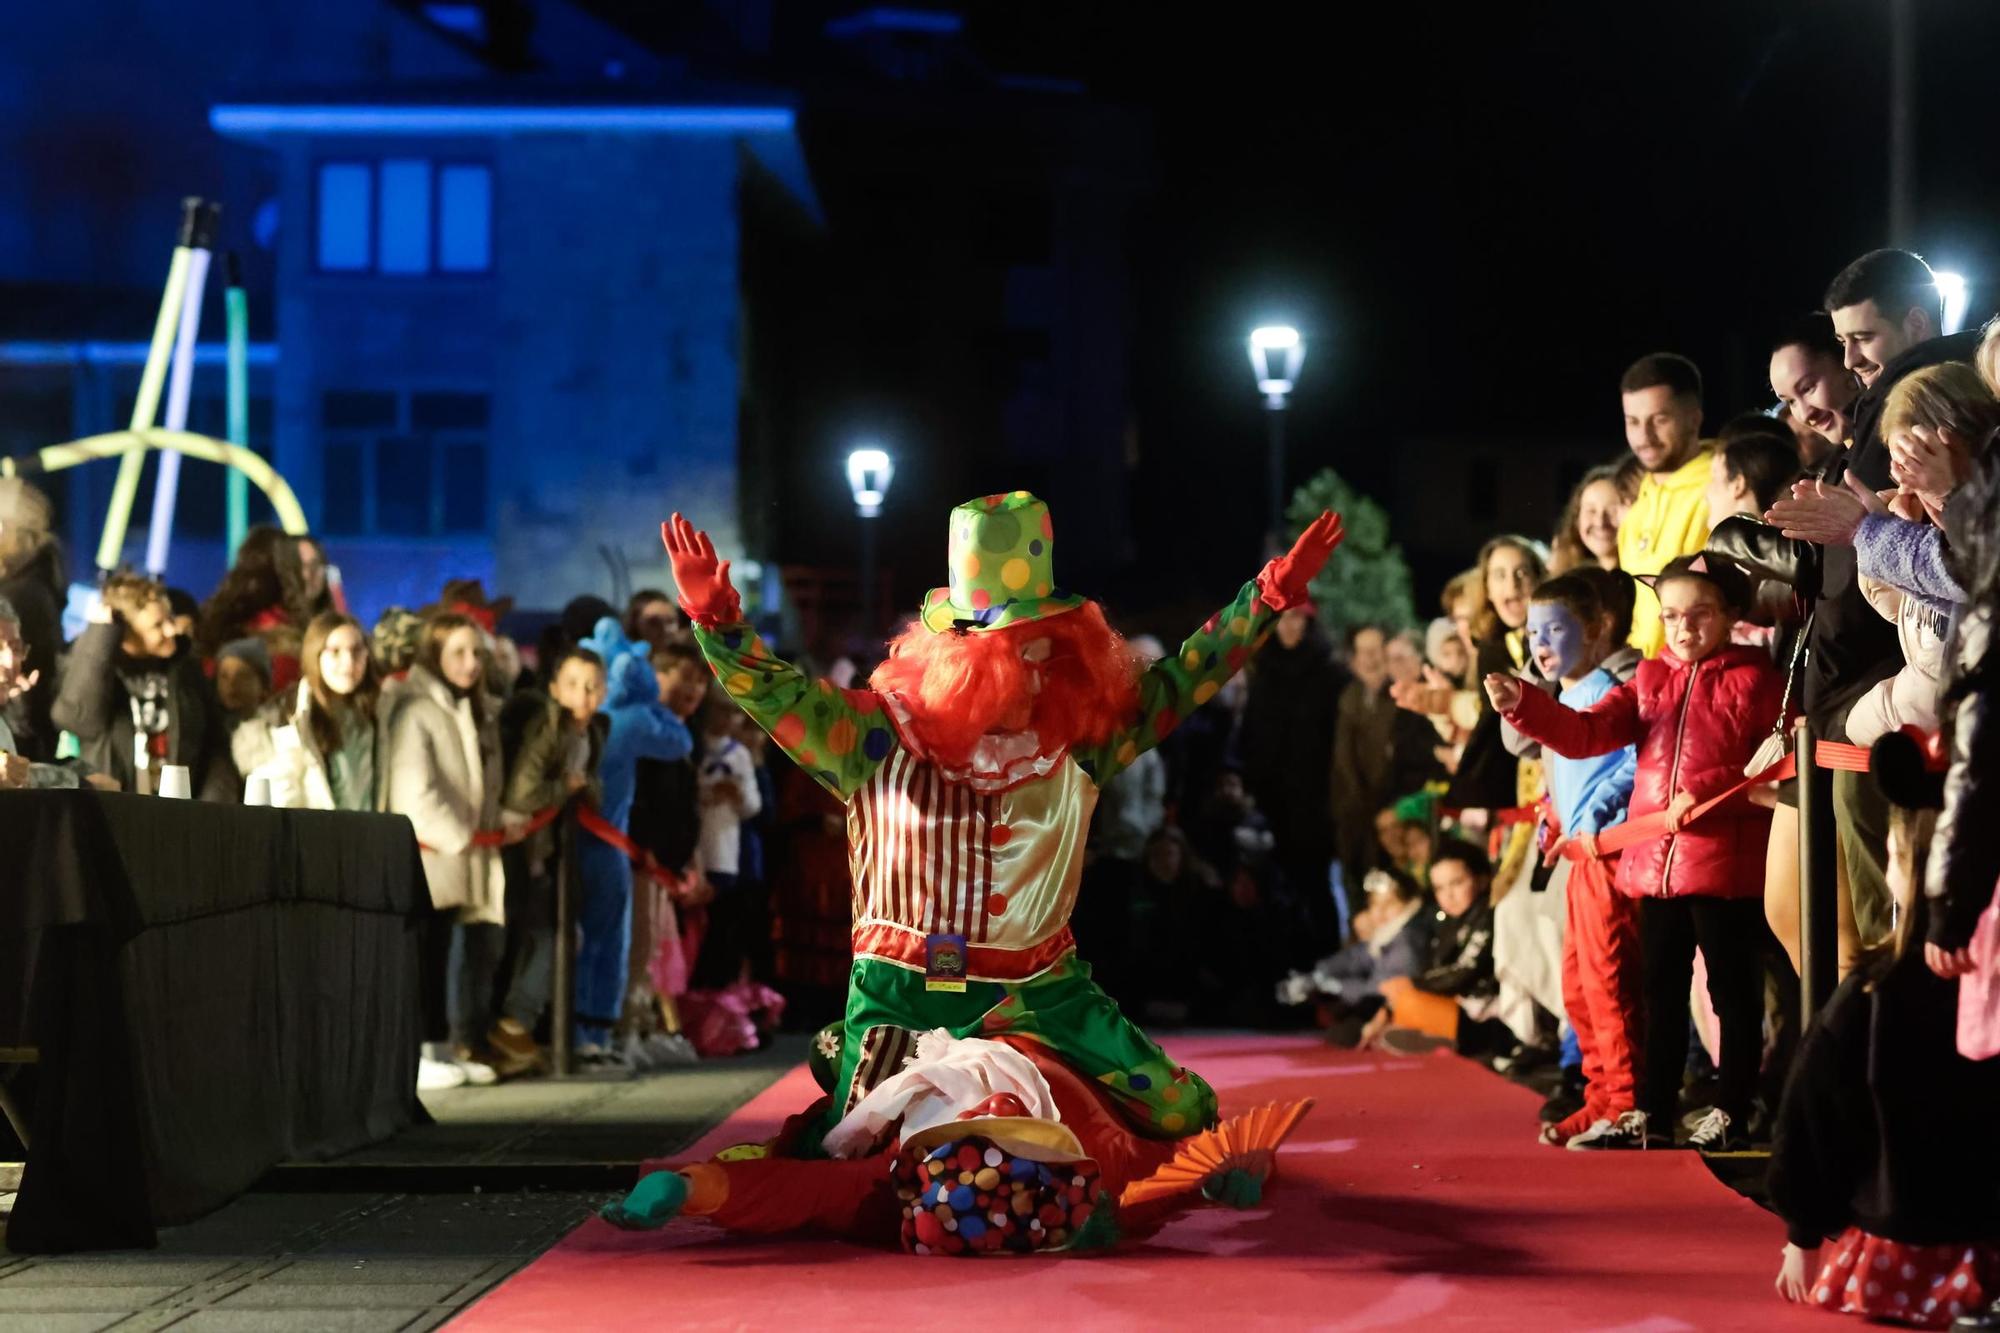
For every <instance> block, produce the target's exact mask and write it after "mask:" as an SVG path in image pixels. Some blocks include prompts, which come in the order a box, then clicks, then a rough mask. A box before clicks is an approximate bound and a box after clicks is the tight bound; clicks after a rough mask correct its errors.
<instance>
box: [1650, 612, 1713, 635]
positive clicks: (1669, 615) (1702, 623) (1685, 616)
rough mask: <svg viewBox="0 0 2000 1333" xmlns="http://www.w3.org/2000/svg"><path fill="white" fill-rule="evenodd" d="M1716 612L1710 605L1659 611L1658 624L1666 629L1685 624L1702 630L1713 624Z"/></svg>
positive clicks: (1692, 628) (1676, 627) (1690, 627)
mask: <svg viewBox="0 0 2000 1333" xmlns="http://www.w3.org/2000/svg"><path fill="white" fill-rule="evenodd" d="M1718 614H1719V613H1718V612H1717V611H1716V609H1715V608H1714V607H1712V606H1691V607H1689V608H1688V609H1687V610H1685V611H1662V612H1660V624H1662V625H1663V626H1665V627H1666V628H1668V629H1678V628H1680V627H1681V626H1682V625H1686V626H1687V627H1688V628H1689V629H1691V630H1697V631H1699V630H1704V629H1707V628H1708V627H1709V626H1710V625H1712V624H1714V623H1715V621H1716V618H1717V616H1718Z"/></svg>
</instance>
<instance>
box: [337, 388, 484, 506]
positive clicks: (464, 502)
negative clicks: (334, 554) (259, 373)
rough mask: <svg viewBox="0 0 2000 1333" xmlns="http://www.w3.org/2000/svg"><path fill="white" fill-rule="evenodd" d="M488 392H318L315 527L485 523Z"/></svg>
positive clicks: (339, 390) (341, 390)
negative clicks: (317, 517)
mask: <svg viewBox="0 0 2000 1333" xmlns="http://www.w3.org/2000/svg"><path fill="white" fill-rule="evenodd" d="M491 417H492V399H491V398H490V397H488V396H487V395H486V394H483V393H473V392H466V391H463V390H419V391H413V392H410V393H384V392H379V391H371V390H352V389H333V390H328V391H327V392H325V393H324V394H322V395H321V396H320V480H321V484H322V486H323V492H322V495H321V504H320V525H321V527H323V528H324V529H325V530H326V531H327V532H329V533H337V534H341V535H352V536H366V535H375V536H384V537H443V536H454V535H460V534H465V533H483V532H485V531H486V530H487V523H488V518H487V510H488V504H487V461H486V449H487V442H486V430H487V423H488V422H489V421H490V419H491Z"/></svg>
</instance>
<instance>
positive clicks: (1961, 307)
mask: <svg viewBox="0 0 2000 1333" xmlns="http://www.w3.org/2000/svg"><path fill="white" fill-rule="evenodd" d="M1931 277H1932V278H1933V279H1934V280H1935V281H1936V282H1937V289H1938V296H1939V298H1940V299H1941V300H1942V302H1943V304H1944V327H1943V328H1941V329H1939V330H1938V332H1939V333H1957V332H1958V331H1959V330H1960V329H1962V328H1964V327H1965V275H1964V274H1963V273H1946V272H1944V271H1942V270H1940V271H1938V272H1936V273H1933V274H1932V275H1931Z"/></svg>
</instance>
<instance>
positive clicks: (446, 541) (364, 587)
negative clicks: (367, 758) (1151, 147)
mask: <svg viewBox="0 0 2000 1333" xmlns="http://www.w3.org/2000/svg"><path fill="white" fill-rule="evenodd" d="M10 22H11V23H12V27H11V29H10V41H9V42H8V43H7V44H6V45H5V46H4V47H0V104H5V99H7V98H8V97H10V96H11V97H12V98H13V99H14V100H15V102H17V103H18V106H17V107H16V110H21V109H22V108H27V107H32V108H33V109H34V112H33V114H32V115H28V114H25V113H24V114H16V115H10V116H0V179H7V180H9V181H10V183H18V184H19V186H20V188H19V189H17V190H10V191H8V192H0V452H6V453H17V452H20V451H22V450H24V449H27V448H32V447H35V446H38V445H44V444H48V443H53V442H55V441H58V440H62V439H67V438H74V437H77V436H82V435H86V434H91V433H96V432H99V431H105V430H114V429H118V428H120V427H122V426H123V425H124V424H125V421H126V417H127V416H128V415H129V412H130V401H131V397H132V394H133V392H134V389H135V387H136V383H137V379H138V372H139V363H140V360H141V359H142V357H143V351H144V339H145V337H146V335H147V333H148V332H149V330H150V328H151V323H152V318H153V313H154V309H155V307H156V305H157V302H158V295H159V288H160V283H161V281H162V279H163V278H164V276H165V271H166V265H167V258H168V252H169V248H170V246H171V242H172V237H173V228H174V223H175V220H176V219H177V217H178V201H179V199H180V197H181V196H183V195H186V194H196V193H198V194H202V195H205V196H207V197H209V198H214V199H219V200H221V201H222V202H223V204H224V206H225V215H224V220H223V244H224V245H225V246H226V247H228V248H230V249H233V250H236V251H238V252H240V253H241V254H242V256H243V259H244V268H245V273H246V285H247V287H248V289H249V292H250V297H251V307H252V309H251V335H252V339H253V358H252V361H253V368H252V385H251V388H252V404H251V443H252V445H253V447H255V448H257V449H259V450H260V451H262V452H264V453H265V454H266V455H267V456H268V457H270V458H271V459H272V460H273V462H274V463H275V464H276V465H277V467H278V469H279V470H280V471H281V472H282V473H283V474H284V475H285V476H286V478H287V479H288V480H289V481H290V482H291V483H292V485H293V487H294V488H295V490H296V491H297V492H298V495H299V497H300V499H301V501H302V502H303V504H304V506H305V508H306V511H307V513H308V515H309V517H310V519H311V521H312V523H313V526H314V528H315V530H316V531H318V532H319V533H321V534H322V535H323V536H324V537H325V539H326V541H327V544H328V546H329V548H330V550H331V551H332V553H333V556H334V558H335V560H336V562H337V563H338V564H339V565H340V566H341V568H342V570H343V573H344V575H345V578H346V582H347V585H348V589H349V593H350V597H351V600H352V601H353V602H354V603H355V605H356V609H357V610H358V611H360V612H361V613H362V614H364V615H368V614H371V613H372V612H374V611H375V610H377V609H379V608H380V607H381V606H383V605H386V604H388V603H390V602H402V603H406V604H420V603H423V602H427V601H429V600H431V599H432V597H433V596H434V595H435V592H436V589H437V588H438V587H439V586H440V584H441V583H442V582H443V581H444V579H446V578H448V577H461V576H477V577H481V578H484V579H486V580H488V586H489V587H490V588H492V589H494V590H495V591H504V592H506V593H508V594H511V595H513V596H515V597H516V598H517V599H518V601H519V604H520V605H522V606H523V607H528V608H536V609H543V610H547V609H553V608H554V607H556V606H559V605H560V604H561V603H562V602H563V601H564V600H566V599H567V598H568V597H570V596H572V595H574V594H576V593H578V592H584V591H589V592H597V593H600V594H604V595H607V596H609V595H613V594H615V593H618V592H620V591H622V590H624V589H626V588H631V587H638V586H643V585H645V584H648V583H660V582H663V581H664V580H665V578H666V577H667V571H666V568H665V564H664V560H663V557H662V553H661V551H660V548H659V545H658V542H657V539H656V536H655V533H656V530H657V524H658V522H659V520H660V518H661V517H662V516H663V514H664V513H665V512H667V511H668V510H669V509H671V508H681V509H684V510H686V511H687V512H689V513H691V514H695V515H698V516H699V517H700V518H701V520H702V521H703V523H704V524H705V525H707V526H708V527H710V528H711V529H712V530H713V531H714V532H715V535H716V537H717V540H718V543H719V544H720V545H721V546H722V547H723V548H724V549H725V551H726V552H728V553H729V554H732V555H734V556H736V557H737V558H738V560H739V564H738V568H739V570H740V571H746V572H747V570H748V569H749V568H751V567H753V566H754V564H761V565H762V566H763V568H764V571H765V576H766V581H765V584H764V586H765V587H766V588H767V589H770V590H775V589H776V588H777V586H778V584H779V572H780V570H783V571H784V573H785V576H786V577H787V578H792V579H794V581H795V583H796V586H798V587H810V588H812V589H815V590H816V591H815V592H814V593H813V594H811V597H812V598H816V599H817V600H816V601H814V603H813V604H814V605H815V607H816V608H817V609H818V611H819V613H821V614H820V618H819V619H818V620H816V621H815V622H814V623H815V625H817V626H819V627H821V628H822V629H824V630H825V631H826V632H827V633H828V634H832V633H836V632H837V631H838V629H839V625H840V623H841V621H842V618H843V617H845V616H849V615H851V611H852V598H853V584H852V581H851V575H850V574H849V571H850V570H851V569H852V564H853V552H854V546H855V541H854V538H855V531H854V526H853V525H854V516H853V510H852V506H851V505H850V504H848V503H847V500H846V493H845V487H844V483H843V482H842V480H841V473H840V460H841V459H842V458H843V457H844V455H845V452H846V450H847V449H848V448H849V447H851V446H852V445H853V444H855V443H857V442H859V441H860V440H862V439H868V440H871V441H879V442H881V443H884V444H886V445H888V446H889V447H890V448H892V449H894V450H895V451H896V453H897V457H898V480H897V483H896V488H895V491H894V493H893V494H892V495H891V497H890V500H889V505H888V508H887V511H886V513H885V517H884V534H883V535H884V546H883V561H882V563H883V566H884V569H885V572H888V573H890V574H891V576H892V578H893V580H894V593H893V597H892V599H891V601H890V602H889V603H888V604H889V605H896V606H900V605H905V604H914V602H915V601H916V598H917V596H918V595H919V594H920V592H921V589H922V588H923V587H924V586H928V585H929V584H930V583H932V582H935V576H936V572H937V571H936V569H935V567H934V566H935V564H936V562H937V560H938V559H939V558H940V554H939V552H938V550H937V549H936V548H937V546H938V543H937V540H936V537H937V534H936V531H935V526H936V522H937V521H938V520H937V516H938V515H941V514H942V513H943V512H944V511H945V508H946V507H948V506H949V505H950V504H951V503H953V502H955V501H957V500H959V499H962V498H963V497H964V496H965V495H968V494H975V493H979V492H981V491H986V490H992V489H996V488H1000V487H1014V486H1021V485H1026V486H1031V487H1034V488H1036V489H1037V490H1040V491H1042V492H1044V493H1045V494H1047V495H1048V497H1049V498H1050V500H1051V502H1052V503H1054V504H1056V505H1057V506H1058V508H1059V510H1060V511H1061V512H1063V513H1065V514H1077V515H1079V516H1081V515H1082V514H1083V513H1085V512H1086V511H1087V512H1088V513H1089V515H1090V521H1089V522H1088V523H1085V522H1081V521H1076V522H1072V523H1071V524H1069V525H1068V527H1067V529H1066V533H1065V569H1066V572H1068V574H1069V576H1070V577H1074V578H1076V579H1077V580H1078V581H1079V582H1080V583H1092V584H1093V585H1095V584H1098V583H1100V582H1101V580H1103V579H1105V578H1107V577H1110V576H1113V575H1115V574H1116V573H1117V571H1119V570H1121V569H1125V568H1129V567H1130V565H1131V550H1130V544H1129V542H1130V538H1129V532H1130V525H1129V522H1128V520H1127V514H1126V511H1127V504H1128V500H1127V494H1128V490H1129V473H1130V470H1131V467H1132V465H1133V458H1134V457H1135V454H1134V451H1133V446H1132V444H1131V441H1132V427H1131V416H1130V410H1129V403H1128V402H1127V395H1128V383H1129V381H1128V378H1127V370H1126V364H1125V362H1126V354H1127V347H1128V343H1129V332H1130V331H1129V327H1128V310H1127V307H1128V304H1129V288H1128V282H1127V276H1126V271H1127V270H1126V263H1127V261H1126V257H1125V241H1126V236H1127V220H1128V217H1129V212H1130V208H1131V204H1132V202H1133V200H1134V199H1135V198H1136V197H1137V196H1138V195H1139V193H1141V191H1142V190H1143V188H1144V187H1145V184H1146V180H1147V171H1148V167H1147V165H1146V164H1147V153H1146V143H1145V138H1144V132H1143V129H1142V128H1135V123H1134V119H1133V118H1132V117H1130V116H1127V115H1125V114H1124V113H1122V112H1119V111H1118V110H1116V109H1115V108H1109V107H1105V106H1103V105H1101V104H1098V103H1095V102H1093V101H1092V100H1091V99H1089V98H1088V96H1087V95H1085V93H1084V91H1083V89H1082V88H1081V87H1079V86H1076V85H1072V84H1066V83H1063V82H1061V81H1053V80H1047V79H1041V78H1035V77H1027V76H1017V75H1013V74H1009V73H1006V72H1004V71H995V70H990V69H988V68H986V67H985V65H984V64H983V63H982V61H981V59H980V57H979V55H978V53H977V52H976V51H975V50H974V49H973V46H972V44H971V41H970V38H969V37H968V35H967V31H966V25H965V24H964V23H963V22H962V21H961V20H960V18H959V17H958V16H957V15H956V14H955V13H953V12H952V11H950V10H949V9H942V8H939V9H925V10H918V9H902V8H884V7H875V8H870V7H866V6H859V7H857V6H855V5H851V4H835V3H828V2H826V0H807V2H805V3H798V4H777V3H774V2H773V0H727V2H726V3H725V2H724V0H707V2H698V3H690V4H687V5H666V6H662V5H654V4H649V3H643V2H642V0H460V2H453V3H440V2H437V0H354V2H352V3H345V4H338V5H306V6H276V5H270V4H268V3H265V2H264V0H202V2H201V3H199V4H194V5H187V6H171V7H170V6H157V5H151V4H145V3H137V2H136V0H78V2H77V3H76V4H73V5H70V6H65V7H56V6H35V7H33V8H31V9H30V10H28V11H27V12H26V13H25V14H24V15H22V16H17V17H16V18H14V19H11V20H10ZM802 139H803V140H804V142H803V143H802ZM809 150H810V151H809ZM809 159H810V161H811V162H812V163H813V167H812V169H811V170H809V169H808V165H807V163H808V160H809ZM220 324H221V319H220V303H219V301H215V302H211V304H210V306H209V314H208V316H207V322H206V323H205V324H204V334H203V340H204V343H205V344H213V343H215V342H217V341H219V339H220V336H221V329H220ZM199 365H200V368H199V369H198V371H197V375H196V388H195V396H194V404H193V411H192V414H191V420H190V426H191V428H193V429H197V430H201V431H204V432H206V433H211V434H220V433H221V432H222V413H221V393H222V376H221V373H220V369H219V359H215V358H209V357H205V358H204V359H203V360H202V361H201V362H200V363H199ZM113 471H114V470H113V469H112V468H110V467H109V466H108V465H93V466H90V467H86V468H81V469H77V470H74V471H71V472H66V473H59V474H52V475H51V476H50V477H49V479H48V480H49V484H50V488H51V489H52V490H53V491H55V492H56V493H57V495H58V498H59V499H60V501H61V503H62V504H63V506H64V511H65V513H66V514H67V516H68V522H69V537H70V544H71V548H72V551H73V553H74V558H73V562H72V563H73V565H80V564H81V563H83V562H84V561H85V560H87V558H88V553H89V552H90V551H91V550H92V549H93V548H94V546H95V543H96V539H97V535H98V532H99V530H100V527H101V525H102V522H103V519H104V514H105V509H106V507H107V504H108V501H109V494H110V488H111V481H112V475H113ZM217 472H218V470H217V469H215V468H213V467H209V466H207V465H201V464H191V465H189V467H188V468H186V469H185V470H184V473H183V481H182V497H183V498H182V503H181V506H180V509H179V517H178V519H177V524H176V529H175V541H174V547H173V561H172V565H171V566H170V569H169V574H170V577H171V579H172V580H173V581H174V582H177V583H180V584H182V585H184V586H186V587H188V588H190V589H192V590H194V591H196V592H197V593H200V592H204V591H206V590H207V589H208V588H209V587H211V586H213V584H214V582H215V580H216V579H217V577H219V575H220V572H221V569H222V566H223V562H224V559H225V552H224V551H223V550H222V541H221V538H222V510H223V506H222V484H221V479H220V477H219V476H218V475H217ZM150 494H151V488H150V481H148V482H147V483H144V484H143V489H142V498H141V504H140V506H139V509H138V511H137V512H136V513H135V515H134V528H133V533H132V544H131V548H130V549H132V550H133V551H137V550H138V549H139V547H140V546H141V544H142V543H143V540H144V535H145V534H144V522H145V518H146V512H147V508H148V505H147V501H148V499H149V498H150ZM843 578H847V579H848V582H847V583H846V584H845V585H844V591H843V585H842V583H841V580H842V579H843ZM843 598H846V599H847V600H846V603H845V605H843V600H842V599H843Z"/></svg>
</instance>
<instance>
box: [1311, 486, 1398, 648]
mask: <svg viewBox="0 0 2000 1333" xmlns="http://www.w3.org/2000/svg"><path fill="white" fill-rule="evenodd" d="M1328 509H1331V510H1333V511H1334V512H1335V513H1336V514H1339V515H1340V518H1341V526H1342V527H1343V528H1344V529H1345V530H1346V533H1347V536H1346V538H1345V539H1344V540H1343V541H1342V542H1341V543H1340V549H1338V550H1337V551H1335V552H1334V553H1333V558H1332V559H1331V560H1329V561H1327V562H1326V568H1324V569H1322V570H1321V571H1320V573H1319V577H1318V578H1315V579H1314V580H1313V581H1312V597H1313V602H1314V604H1315V605H1316V606H1318V608H1319V619H1320V624H1322V625H1324V626H1325V627H1326V631H1327V633H1328V634H1330V635H1332V636H1333V637H1334V638H1335V639H1336V640H1338V639H1339V637H1340V636H1341V635H1342V634H1343V633H1345V631H1346V630H1347V629H1348V628H1349V627H1350V626H1354V625H1382V626H1385V627H1387V628H1388V629H1389V631H1390V632H1391V633H1393V632H1395V631H1397V630H1402V629H1408V628H1411V627H1412V626H1414V625H1415V624H1416V623H1417V611H1416V603H1415V602H1414V601H1413V600H1412V596H1411V580H1410V566H1409V564H1408V563H1407V562H1406V561H1405V560H1404V559H1403V548H1402V547H1401V546H1398V545H1397V544H1396V543H1394V542H1392V541H1390V540H1389V516H1388V514H1386V513H1384V512H1383V509H1382V506H1381V505H1378V504H1376V503H1375V502H1374V501H1373V500H1371V499H1369V498H1368V497H1367V496H1365V495H1362V494H1361V493H1360V492H1359V491H1357V490H1355V489H1354V488H1353V487H1352V486H1350V485H1348V484H1347V482H1346V481H1345V480H1343V479H1342V478H1341V476H1340V474H1339V473H1337V472H1335V471H1334V470H1333V469H1332V468H1322V469H1320V470H1319V472H1317V473H1315V474H1314V475H1313V477H1312V478H1311V480H1309V481H1307V482H1306V483H1305V485H1303V486H1301V487H1299V488H1298V489H1297V490H1296V491H1294V492H1292V503H1291V505H1290V507H1289V508H1288V509H1286V511H1285V522H1286V524H1287V526H1288V528H1289V530H1290V533H1291V535H1292V536H1293V537H1294V538H1296V537H1297V536H1298V535H1299V533H1301V532H1303V531H1305V527H1306V524H1308V523H1310V522H1312V521H1313V520H1314V519H1315V518H1318V517H1319V516H1320V514H1321V512H1323V511H1324V510H1328Z"/></svg>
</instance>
